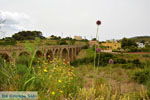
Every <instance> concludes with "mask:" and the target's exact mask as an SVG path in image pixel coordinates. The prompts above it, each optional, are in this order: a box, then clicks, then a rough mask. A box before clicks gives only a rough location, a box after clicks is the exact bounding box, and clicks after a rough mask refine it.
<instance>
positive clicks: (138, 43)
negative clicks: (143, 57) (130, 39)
mask: <svg viewBox="0 0 150 100" xmlns="http://www.w3.org/2000/svg"><path fill="white" fill-rule="evenodd" d="M136 44H137V46H138V48H145V44H144V43H140V42H136Z"/></svg>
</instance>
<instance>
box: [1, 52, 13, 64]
mask: <svg viewBox="0 0 150 100" xmlns="http://www.w3.org/2000/svg"><path fill="white" fill-rule="evenodd" d="M0 56H1V58H2V59H5V60H6V61H7V62H9V61H10V60H11V57H10V56H9V54H7V53H0Z"/></svg>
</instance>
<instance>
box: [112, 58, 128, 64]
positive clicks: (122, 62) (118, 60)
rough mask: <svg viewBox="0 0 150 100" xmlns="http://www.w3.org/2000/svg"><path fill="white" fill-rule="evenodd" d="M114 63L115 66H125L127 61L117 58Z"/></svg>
mask: <svg viewBox="0 0 150 100" xmlns="http://www.w3.org/2000/svg"><path fill="white" fill-rule="evenodd" d="M115 63H117V64H126V63H127V61H126V60H125V59H123V58H117V59H116V60H115Z"/></svg>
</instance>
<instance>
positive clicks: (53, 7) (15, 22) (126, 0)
mask: <svg viewBox="0 0 150 100" xmlns="http://www.w3.org/2000/svg"><path fill="white" fill-rule="evenodd" d="M149 10H150V0H0V18H3V19H5V20H6V22H5V23H4V24H3V25H1V27H2V28H1V31H2V33H1V35H0V36H1V37H3V36H11V35H12V34H13V33H15V32H18V31H21V30H38V31H42V32H43V35H44V36H50V35H52V34H54V35H60V36H62V33H63V36H64V37H65V36H74V35H81V36H83V37H86V38H88V39H90V38H93V37H95V34H96V24H95V22H96V20H101V21H102V25H101V26H100V29H99V39H100V40H108V39H120V38H123V37H133V36H141V35H142V36H143V35H148V36H150V28H149V26H150V13H149V12H150V11H149ZM1 31H0V32H1Z"/></svg>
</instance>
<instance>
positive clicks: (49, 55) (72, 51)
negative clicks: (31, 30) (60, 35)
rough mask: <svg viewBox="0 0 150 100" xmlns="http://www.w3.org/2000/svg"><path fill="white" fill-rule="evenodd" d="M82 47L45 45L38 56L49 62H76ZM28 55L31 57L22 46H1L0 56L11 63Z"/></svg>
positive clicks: (39, 49) (38, 51) (38, 52)
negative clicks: (61, 60)
mask: <svg viewBox="0 0 150 100" xmlns="http://www.w3.org/2000/svg"><path fill="white" fill-rule="evenodd" d="M82 47H83V46H80V45H53V46H52V45H51V46H46V45H44V46H39V47H38V49H37V51H36V56H37V57H42V56H43V57H44V58H46V59H49V60H53V58H61V59H65V60H66V61H69V62H71V61H73V60H75V58H76V56H77V55H78V53H79V52H80V50H81V49H82ZM26 54H27V55H31V54H30V53H29V52H28V51H27V49H25V48H24V47H22V46H0V55H1V56H2V57H3V58H5V59H7V60H9V61H15V59H16V58H18V57H19V56H21V55H26Z"/></svg>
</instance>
